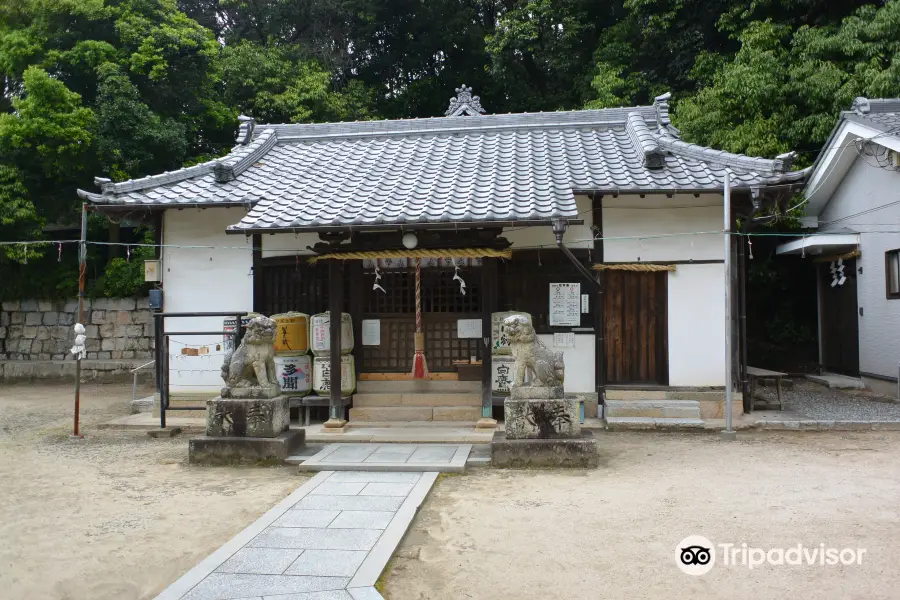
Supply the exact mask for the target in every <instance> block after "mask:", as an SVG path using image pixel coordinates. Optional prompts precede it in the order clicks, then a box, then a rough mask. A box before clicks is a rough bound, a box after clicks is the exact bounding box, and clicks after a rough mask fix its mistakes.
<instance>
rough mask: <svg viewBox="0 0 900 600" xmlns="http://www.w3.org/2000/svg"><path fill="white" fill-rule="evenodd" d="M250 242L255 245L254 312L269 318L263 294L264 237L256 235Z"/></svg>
mask: <svg viewBox="0 0 900 600" xmlns="http://www.w3.org/2000/svg"><path fill="white" fill-rule="evenodd" d="M250 240H251V242H252V243H253V269H252V273H253V312H258V313H260V314H264V315H266V316H267V317H268V316H271V315H269V314H267V313H266V309H267V308H268V307H267V306H266V301H265V295H264V292H263V289H264V288H263V277H262V270H263V269H262V235H261V234H259V233H255V234H253V236H252V237H251V238H250Z"/></svg>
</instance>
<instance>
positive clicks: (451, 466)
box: [288, 443, 472, 473]
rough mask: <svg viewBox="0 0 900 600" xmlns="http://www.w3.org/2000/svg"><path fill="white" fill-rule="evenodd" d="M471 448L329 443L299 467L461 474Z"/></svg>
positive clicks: (440, 445)
mask: <svg viewBox="0 0 900 600" xmlns="http://www.w3.org/2000/svg"><path fill="white" fill-rule="evenodd" d="M471 451H472V444H366V443H349V444H329V445H328V446H326V447H325V448H323V449H322V450H321V451H320V452H319V453H318V454H316V455H315V456H313V457H311V458H307V459H306V460H304V461H303V462H302V463H301V464H300V465H299V469H300V470H301V471H355V470H359V471H392V472H417V471H437V472H440V473H462V472H464V471H465V470H466V459H467V458H468V456H469V452H471ZM288 460H289V461H290V460H291V459H290V458H288Z"/></svg>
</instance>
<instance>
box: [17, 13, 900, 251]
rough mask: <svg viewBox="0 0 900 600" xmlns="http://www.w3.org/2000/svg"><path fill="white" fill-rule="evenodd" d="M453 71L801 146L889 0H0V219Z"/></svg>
mask: <svg viewBox="0 0 900 600" xmlns="http://www.w3.org/2000/svg"><path fill="white" fill-rule="evenodd" d="M462 83H465V84H467V85H470V86H472V87H473V88H474V89H475V93H477V94H479V95H480V96H481V97H482V101H483V104H484V106H485V107H486V108H487V110H488V112H516V111H538V110H544V111H548V110H560V109H577V108H583V107H607V106H622V105H630V104H636V103H647V102H649V101H651V100H652V98H653V97H654V96H656V95H658V94H660V93H663V92H666V91H671V92H673V94H674V107H675V110H674V116H675V121H676V124H677V125H678V126H679V127H680V128H682V130H683V132H684V136H685V138H686V139H688V140H690V141H694V142H698V143H702V144H707V145H712V146H715V147H720V148H724V149H727V150H730V151H735V152H745V153H749V154H754V155H762V156H773V155H775V154H778V153H781V152H784V151H787V150H799V151H801V152H802V157H803V158H802V160H803V161H804V162H805V163H807V164H808V163H809V162H811V161H812V160H813V159H814V158H815V155H816V152H817V151H818V149H819V148H820V147H821V145H822V143H823V142H824V140H825V139H826V137H827V135H828V132H829V131H830V129H831V127H832V126H833V124H834V121H835V118H836V117H837V114H838V112H839V111H840V110H841V109H846V108H847V107H848V106H849V105H850V102H851V101H852V99H853V97H855V96H857V95H867V96H871V97H876V96H900V0H886V1H878V0H874V1H866V0H845V1H842V2H834V1H832V0H754V2H750V3H747V2H738V1H737V0H611V1H609V2H595V1H592V0H428V1H422V0H377V1H376V0H252V1H251V0H178V1H177V2H176V0H7V1H6V2H4V3H2V5H0V238H2V239H4V240H26V239H35V238H37V237H39V236H40V235H41V230H42V228H43V227H45V226H46V225H50V224H60V223H66V222H71V221H74V220H75V219H76V215H77V206H78V200H77V198H76V195H75V189H76V187H90V186H91V185H92V184H91V178H92V177H94V176H102V177H109V178H112V179H113V180H123V179H127V178H133V177H141V176H144V175H147V174H151V173H157V172H161V171H165V170H171V169H176V168H179V167H181V166H183V165H185V164H192V163H194V162H197V161H199V160H205V159H208V158H209V157H211V156H216V155H221V154H222V153H224V152H227V151H228V149H229V148H230V147H231V145H232V144H233V139H234V132H235V128H236V126H237V115H238V114H240V113H244V114H249V115H252V116H254V117H256V118H257V119H258V120H259V121H261V122H315V121H336V120H357V119H370V118H401V117H428V116H435V115H440V114H442V113H443V111H444V110H445V108H446V106H447V102H448V99H449V97H450V96H451V95H452V93H453V89H454V88H456V87H458V86H459V85H460V84H462ZM27 257H28V255H27V253H25V252H24V251H23V249H22V248H20V247H17V246H11V247H10V246H7V247H5V248H4V252H3V253H2V254H0V265H2V263H3V262H4V261H5V262H9V261H19V262H21V261H24V260H26V259H27Z"/></svg>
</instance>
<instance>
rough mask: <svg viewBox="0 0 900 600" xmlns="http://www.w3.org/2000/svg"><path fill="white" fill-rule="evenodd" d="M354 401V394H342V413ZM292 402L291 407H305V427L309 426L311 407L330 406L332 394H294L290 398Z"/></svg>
mask: <svg viewBox="0 0 900 600" xmlns="http://www.w3.org/2000/svg"><path fill="white" fill-rule="evenodd" d="M352 401H353V395H352V394H351V395H349V396H341V414H343V412H344V409H346V408H347V407H348V406H350V403H351V402H352ZM290 403H291V408H298V407H299V408H302V409H303V424H304V426H305V427H309V413H310V410H309V409H310V408H312V407H313V406H330V405H331V396H319V395H317V394H312V395H311V396H292V397H291V398H290Z"/></svg>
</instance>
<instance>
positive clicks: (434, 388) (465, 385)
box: [356, 379, 481, 394]
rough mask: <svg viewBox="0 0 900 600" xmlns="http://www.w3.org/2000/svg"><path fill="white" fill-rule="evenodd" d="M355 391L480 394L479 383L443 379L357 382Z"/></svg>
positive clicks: (363, 392) (361, 392)
mask: <svg viewBox="0 0 900 600" xmlns="http://www.w3.org/2000/svg"><path fill="white" fill-rule="evenodd" d="M356 391H357V393H360V394H368V393H373V394H378V393H382V394H413V393H451V394H473V393H480V392H481V382H480V381H456V380H444V379H436V380H433V381H432V380H430V379H403V380H400V381H381V380H359V381H357V383H356Z"/></svg>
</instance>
